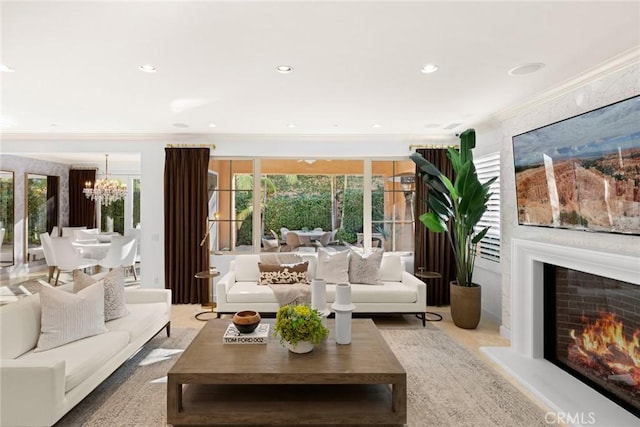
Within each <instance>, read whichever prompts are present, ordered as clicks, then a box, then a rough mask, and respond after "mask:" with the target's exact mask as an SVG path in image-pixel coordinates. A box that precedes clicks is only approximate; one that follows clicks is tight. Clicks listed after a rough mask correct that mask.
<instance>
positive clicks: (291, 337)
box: [274, 304, 329, 353]
mask: <svg viewBox="0 0 640 427" xmlns="http://www.w3.org/2000/svg"><path fill="white" fill-rule="evenodd" d="M274 335H276V336H280V344H282V345H284V346H285V347H287V348H288V349H289V350H290V351H292V352H294V353H308V352H310V351H311V350H313V346H314V345H316V344H319V343H320V342H321V341H322V340H324V339H325V338H327V336H329V330H328V329H327V328H326V327H325V326H324V325H323V324H322V316H321V315H320V312H319V311H318V310H315V309H312V308H311V307H309V306H308V305H305V304H298V305H284V306H282V307H280V309H279V310H278V313H277V314H276V324H275V328H274Z"/></svg>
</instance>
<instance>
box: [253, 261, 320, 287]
mask: <svg viewBox="0 0 640 427" xmlns="http://www.w3.org/2000/svg"><path fill="white" fill-rule="evenodd" d="M308 268H309V262H308V261H305V262H301V263H297V264H281V265H275V264H263V263H261V262H259V263H258V269H259V270H260V280H259V282H258V284H259V285H274V284H281V285H291V284H294V283H305V284H308V283H309V282H308V281H307V269H308Z"/></svg>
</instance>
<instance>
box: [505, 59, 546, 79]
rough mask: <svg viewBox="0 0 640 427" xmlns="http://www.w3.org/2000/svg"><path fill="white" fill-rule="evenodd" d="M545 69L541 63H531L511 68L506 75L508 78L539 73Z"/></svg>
mask: <svg viewBox="0 0 640 427" xmlns="http://www.w3.org/2000/svg"><path fill="white" fill-rule="evenodd" d="M544 67H545V64H543V63H542V62H532V63H530V64H522V65H518V66H517V67H513V68H512V69H510V70H509V71H508V72H507V74H509V75H510V76H523V75H525V74H531V73H535V72H536V71H540V70H542V69H543V68H544Z"/></svg>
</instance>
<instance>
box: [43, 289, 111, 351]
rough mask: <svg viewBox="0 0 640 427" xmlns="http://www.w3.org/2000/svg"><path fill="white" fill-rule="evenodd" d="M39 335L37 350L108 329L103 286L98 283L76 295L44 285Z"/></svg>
mask: <svg viewBox="0 0 640 427" xmlns="http://www.w3.org/2000/svg"><path fill="white" fill-rule="evenodd" d="M39 295H40V306H41V307H42V314H41V320H40V337H39V338H38V345H37V346H36V349H35V350H34V351H44V350H48V349H50V348H54V347H59V346H61V345H64V344H67V343H70V342H72V341H77V340H79V339H82V338H86V337H90V336H93V335H99V334H103V333H105V332H107V328H105V326H104V286H103V285H102V284H100V283H95V284H93V285H91V286H89V287H87V288H85V289H83V290H81V291H80V292H78V293H77V294H72V293H70V292H65V291H62V290H60V289H55V288H50V287H48V286H43V287H42V288H41V289H40V292H39Z"/></svg>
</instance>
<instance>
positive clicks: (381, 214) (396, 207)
mask: <svg viewBox="0 0 640 427" xmlns="http://www.w3.org/2000/svg"><path fill="white" fill-rule="evenodd" d="M371 168H372V177H371V225H372V227H371V228H372V230H371V232H372V234H371V235H372V241H373V242H372V243H378V242H377V240H381V242H379V243H378V244H381V246H382V247H384V250H385V251H411V252H413V249H414V231H415V228H414V227H415V221H414V212H415V209H414V204H415V164H414V163H413V162H412V161H406V160H405V161H389V160H384V161H372V162H371ZM374 246H376V245H375V244H374Z"/></svg>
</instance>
